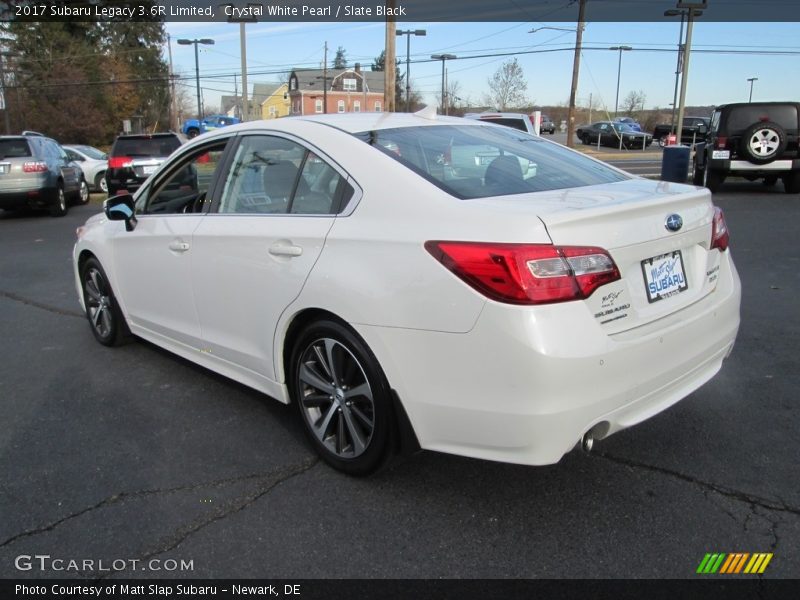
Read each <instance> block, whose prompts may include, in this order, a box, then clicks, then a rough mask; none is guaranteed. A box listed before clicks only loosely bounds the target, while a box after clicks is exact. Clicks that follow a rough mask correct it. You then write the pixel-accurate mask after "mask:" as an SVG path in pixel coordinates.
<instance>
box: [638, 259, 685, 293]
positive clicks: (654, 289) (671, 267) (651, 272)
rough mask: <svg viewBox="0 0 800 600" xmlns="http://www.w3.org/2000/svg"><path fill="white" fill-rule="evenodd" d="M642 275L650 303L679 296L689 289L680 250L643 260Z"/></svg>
mask: <svg viewBox="0 0 800 600" xmlns="http://www.w3.org/2000/svg"><path fill="white" fill-rule="evenodd" d="M642 273H643V274H644V287H645V289H646V290H647V301H648V302H650V303H653V302H656V301H658V300H663V299H664V298H669V297H670V296H674V295H676V294H680V293H681V292H683V291H684V290H686V289H687V288H688V287H689V284H688V283H687V282H686V273H685V271H684V269H683V256H682V255H681V251H680V250H675V251H674V252H669V253H667V254H662V255H660V256H654V257H653V258H648V259H645V260H643V261H642Z"/></svg>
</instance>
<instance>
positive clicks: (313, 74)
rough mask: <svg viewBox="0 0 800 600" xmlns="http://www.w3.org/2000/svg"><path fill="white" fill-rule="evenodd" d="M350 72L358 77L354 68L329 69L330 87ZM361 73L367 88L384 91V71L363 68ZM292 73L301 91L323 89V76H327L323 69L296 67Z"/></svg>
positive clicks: (372, 90)
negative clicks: (335, 80) (334, 81)
mask: <svg viewBox="0 0 800 600" xmlns="http://www.w3.org/2000/svg"><path fill="white" fill-rule="evenodd" d="M348 72H350V73H353V74H354V76H355V77H358V75H355V72H356V70H355V69H354V68H353V69H328V89H330V86H331V84H332V83H333V80H334V79H336V78H337V77H338V76H340V75H342V74H344V73H348ZM360 73H361V75H362V76H363V77H364V78H365V80H366V82H367V90H369V91H370V92H380V93H381V94H382V93H383V71H364V70H363V69H362V70H361V72H360ZM292 74H293V75H294V76H295V77H297V89H298V90H299V91H301V92H302V91H318V90H322V78H323V77H324V76H325V71H324V70H323V69H294V70H293V71H292Z"/></svg>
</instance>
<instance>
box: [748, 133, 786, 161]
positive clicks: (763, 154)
mask: <svg viewBox="0 0 800 600" xmlns="http://www.w3.org/2000/svg"><path fill="white" fill-rule="evenodd" d="M780 141H781V138H780V136H779V135H778V132H777V131H775V130H774V129H770V128H769V127H763V128H760V129H758V130H756V131H755V133H753V135H751V136H750V140H749V142H748V145H749V147H750V152H751V153H752V155H753V156H755V157H757V158H769V157H770V156H772V155H773V154H775V153H777V152H778V146H779V145H780Z"/></svg>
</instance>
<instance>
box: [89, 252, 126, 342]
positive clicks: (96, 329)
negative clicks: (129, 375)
mask: <svg viewBox="0 0 800 600" xmlns="http://www.w3.org/2000/svg"><path fill="white" fill-rule="evenodd" d="M81 285H82V287H83V304H84V306H85V307H86V318H87V319H88V320H89V325H90V326H91V328H92V333H93V334H94V337H95V339H96V340H97V341H98V342H100V343H101V344H103V345H104V346H117V345H119V344H121V343H122V342H123V341H124V340H125V338H127V337H128V335H129V333H130V332H129V330H128V326H127V324H126V323H125V317H123V316H122V311H121V310H120V309H119V304H118V303H117V299H116V298H115V297H114V292H113V291H112V290H111V285H110V284H109V282H108V277H106V273H105V271H103V267H102V266H100V263H99V262H98V260H97V259H96V258H90V259H88V260H87V261H86V262H85V263H84V264H83V266H82V267H81Z"/></svg>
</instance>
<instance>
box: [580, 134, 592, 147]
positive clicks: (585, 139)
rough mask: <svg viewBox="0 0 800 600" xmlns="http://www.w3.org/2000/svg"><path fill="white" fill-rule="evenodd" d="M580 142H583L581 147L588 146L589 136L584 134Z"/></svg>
mask: <svg viewBox="0 0 800 600" xmlns="http://www.w3.org/2000/svg"><path fill="white" fill-rule="evenodd" d="M581 142H583V145H584V146H588V145H589V144H590V143H591V140H590V138H589V134H588V133H584V134H583V135H582V136H581Z"/></svg>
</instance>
